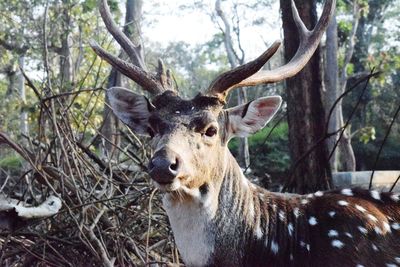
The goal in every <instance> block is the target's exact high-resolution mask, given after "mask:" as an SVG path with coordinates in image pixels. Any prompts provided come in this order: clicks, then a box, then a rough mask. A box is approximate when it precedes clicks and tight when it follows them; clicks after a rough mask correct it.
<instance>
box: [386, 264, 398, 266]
mask: <svg viewBox="0 0 400 267" xmlns="http://www.w3.org/2000/svg"><path fill="white" fill-rule="evenodd" d="M386 267H398V266H397V264H393V263H386Z"/></svg>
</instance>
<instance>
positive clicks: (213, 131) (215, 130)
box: [204, 126, 217, 137]
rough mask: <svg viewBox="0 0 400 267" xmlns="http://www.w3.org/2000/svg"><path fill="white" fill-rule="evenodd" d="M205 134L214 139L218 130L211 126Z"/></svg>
mask: <svg viewBox="0 0 400 267" xmlns="http://www.w3.org/2000/svg"><path fill="white" fill-rule="evenodd" d="M204 134H205V135H206V136H208V137H213V136H214V135H216V134H217V128H215V127H214V126H210V127H208V128H207V130H206V132H205V133H204Z"/></svg>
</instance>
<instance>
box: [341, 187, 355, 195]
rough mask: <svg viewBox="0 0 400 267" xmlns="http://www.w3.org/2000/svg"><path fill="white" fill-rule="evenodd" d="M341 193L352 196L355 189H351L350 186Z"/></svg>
mask: <svg viewBox="0 0 400 267" xmlns="http://www.w3.org/2000/svg"><path fill="white" fill-rule="evenodd" d="M341 193H342V194H343V195H346V196H352V195H353V191H352V190H351V189H349V188H345V189H343V190H342V191H341Z"/></svg>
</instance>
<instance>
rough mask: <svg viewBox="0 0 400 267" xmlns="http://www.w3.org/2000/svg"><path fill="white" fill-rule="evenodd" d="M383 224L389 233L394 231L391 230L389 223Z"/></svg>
mask: <svg viewBox="0 0 400 267" xmlns="http://www.w3.org/2000/svg"><path fill="white" fill-rule="evenodd" d="M382 224H383V228H385V230H386V231H387V232H391V231H392V229H390V225H389V224H388V223H387V222H383V223H382Z"/></svg>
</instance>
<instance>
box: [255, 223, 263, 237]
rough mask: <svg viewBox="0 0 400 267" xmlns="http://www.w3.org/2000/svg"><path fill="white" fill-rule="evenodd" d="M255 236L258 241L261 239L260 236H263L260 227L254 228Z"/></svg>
mask: <svg viewBox="0 0 400 267" xmlns="http://www.w3.org/2000/svg"><path fill="white" fill-rule="evenodd" d="M255 232H256V236H257V238H258V239H261V238H262V236H263V232H262V230H261V227H260V226H257V228H256V231H255Z"/></svg>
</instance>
